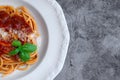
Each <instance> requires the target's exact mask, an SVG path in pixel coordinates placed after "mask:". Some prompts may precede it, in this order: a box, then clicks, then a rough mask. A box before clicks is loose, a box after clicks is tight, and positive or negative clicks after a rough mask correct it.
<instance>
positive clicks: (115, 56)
mask: <svg viewBox="0 0 120 80" xmlns="http://www.w3.org/2000/svg"><path fill="white" fill-rule="evenodd" d="M57 1H58V2H59V3H60V5H61V6H62V8H63V10H64V13H65V16H66V20H67V23H68V27H69V31H70V35H71V41H70V46H69V50H68V55H67V58H66V62H65V65H64V68H63V70H62V71H61V73H60V74H59V75H58V76H57V77H56V78H55V80H120V0H57Z"/></svg>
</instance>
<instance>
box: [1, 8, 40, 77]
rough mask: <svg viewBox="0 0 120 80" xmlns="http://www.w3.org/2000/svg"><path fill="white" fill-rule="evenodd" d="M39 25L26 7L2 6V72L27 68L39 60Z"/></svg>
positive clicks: (4, 73) (8, 72) (6, 72)
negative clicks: (37, 40) (37, 41)
mask: <svg viewBox="0 0 120 80" xmlns="http://www.w3.org/2000/svg"><path fill="white" fill-rule="evenodd" d="M38 36H39V33H38V29H37V25H36V22H35V20H34V19H33V17H32V16H31V15H30V13H29V11H28V10H27V9H26V8H25V7H24V6H21V7H18V8H14V7H13V6H0V73H1V74H2V76H3V77H4V76H6V75H8V74H11V73H12V72H14V71H15V70H26V69H28V68H29V66H30V65H32V64H34V63H36V62H37V60H38V53H37V46H36V45H37V44H36V39H37V37H38Z"/></svg>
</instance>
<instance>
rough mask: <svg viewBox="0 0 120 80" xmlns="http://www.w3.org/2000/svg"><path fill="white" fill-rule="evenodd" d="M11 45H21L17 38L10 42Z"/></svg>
mask: <svg viewBox="0 0 120 80" xmlns="http://www.w3.org/2000/svg"><path fill="white" fill-rule="evenodd" d="M12 46H15V47H19V46H21V42H20V41H19V40H14V41H13V42H12Z"/></svg>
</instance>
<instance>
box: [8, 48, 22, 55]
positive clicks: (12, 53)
mask: <svg viewBox="0 0 120 80" xmlns="http://www.w3.org/2000/svg"><path fill="white" fill-rule="evenodd" d="M19 51H20V50H19V49H18V48H17V49H15V50H13V51H11V52H10V53H9V55H11V56H13V55H16V54H17V53H18V52H19Z"/></svg>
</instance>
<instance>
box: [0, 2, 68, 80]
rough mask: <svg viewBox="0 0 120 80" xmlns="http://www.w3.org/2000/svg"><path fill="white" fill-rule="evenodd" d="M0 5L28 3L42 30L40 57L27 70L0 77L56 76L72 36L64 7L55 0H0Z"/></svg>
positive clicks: (48, 79)
mask: <svg viewBox="0 0 120 80" xmlns="http://www.w3.org/2000/svg"><path fill="white" fill-rule="evenodd" d="M0 5H12V6H15V7H19V6H25V7H27V8H28V9H29V10H30V13H31V14H32V15H33V16H34V18H35V20H36V22H37V25H38V27H39V31H40V34H41V36H40V38H39V39H38V41H37V42H38V46H39V61H38V62H37V63H36V64H34V65H33V66H32V67H31V68H30V69H29V70H27V71H15V72H14V73H12V74H11V75H9V76H7V77H5V78H1V77H0V80H1V79H2V80H53V79H54V78H55V76H56V75H57V74H58V73H59V72H60V70H61V69H62V67H63V64H64V61H65V57H66V54H67V49H68V44H69V39H70V36H69V32H68V28H67V24H66V21H65V17H64V15H63V11H62V9H61V7H60V6H59V5H58V3H57V2H56V1H55V0H0Z"/></svg>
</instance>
